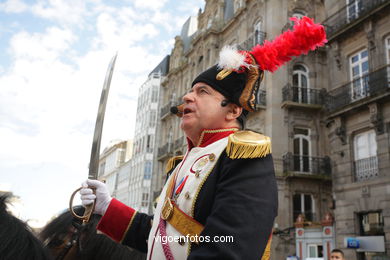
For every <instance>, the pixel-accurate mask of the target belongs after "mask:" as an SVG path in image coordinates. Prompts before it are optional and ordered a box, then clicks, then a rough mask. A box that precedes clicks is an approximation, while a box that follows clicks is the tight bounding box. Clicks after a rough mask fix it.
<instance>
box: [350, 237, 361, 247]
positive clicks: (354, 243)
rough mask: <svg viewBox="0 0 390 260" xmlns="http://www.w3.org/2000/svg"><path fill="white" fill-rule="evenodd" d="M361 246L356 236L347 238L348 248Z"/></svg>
mask: <svg viewBox="0 0 390 260" xmlns="http://www.w3.org/2000/svg"><path fill="white" fill-rule="evenodd" d="M359 247H360V243H359V240H357V239H356V238H354V237H348V238H347V248H359Z"/></svg>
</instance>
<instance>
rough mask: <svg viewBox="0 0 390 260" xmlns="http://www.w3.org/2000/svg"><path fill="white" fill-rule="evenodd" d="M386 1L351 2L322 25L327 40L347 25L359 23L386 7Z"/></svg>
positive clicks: (366, 0) (356, 0) (357, 0)
mask: <svg viewBox="0 0 390 260" xmlns="http://www.w3.org/2000/svg"><path fill="white" fill-rule="evenodd" d="M389 3H390V2H389V1H388V0H351V1H349V4H348V5H346V6H344V7H343V8H341V9H340V10H339V11H337V12H336V13H334V14H333V15H331V16H329V17H328V18H327V19H326V20H325V21H324V22H323V23H322V24H324V25H325V28H326V35H327V37H328V40H329V39H331V38H332V37H333V36H335V35H336V34H337V33H338V32H340V31H342V30H343V29H345V28H347V27H348V25H352V24H355V23H357V22H359V21H360V20H361V19H362V18H364V17H366V16H368V15H370V14H372V12H374V11H376V10H379V9H380V8H381V7H384V6H386V5H388V4H389Z"/></svg>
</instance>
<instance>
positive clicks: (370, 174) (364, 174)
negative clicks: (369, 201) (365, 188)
mask: <svg viewBox="0 0 390 260" xmlns="http://www.w3.org/2000/svg"><path fill="white" fill-rule="evenodd" d="M354 168H355V180H356V181H364V180H368V179H372V178H375V177H378V157H376V156H372V157H369V158H365V159H360V160H356V161H355V162H354Z"/></svg>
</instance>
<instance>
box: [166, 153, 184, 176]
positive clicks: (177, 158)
mask: <svg viewBox="0 0 390 260" xmlns="http://www.w3.org/2000/svg"><path fill="white" fill-rule="evenodd" d="M183 158H184V155H178V156H174V157H172V158H171V159H169V161H168V162H167V166H165V173H168V172H169V171H171V170H172V169H173V168H175V167H176V166H177V165H178V164H179V163H180V162H181V161H182V160H183Z"/></svg>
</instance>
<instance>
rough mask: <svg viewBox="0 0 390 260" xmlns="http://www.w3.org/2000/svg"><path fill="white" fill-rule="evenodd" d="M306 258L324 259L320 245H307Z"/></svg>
mask: <svg viewBox="0 0 390 260" xmlns="http://www.w3.org/2000/svg"><path fill="white" fill-rule="evenodd" d="M307 256H308V257H313V258H319V257H324V252H323V247H322V245H317V244H308V245H307Z"/></svg>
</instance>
